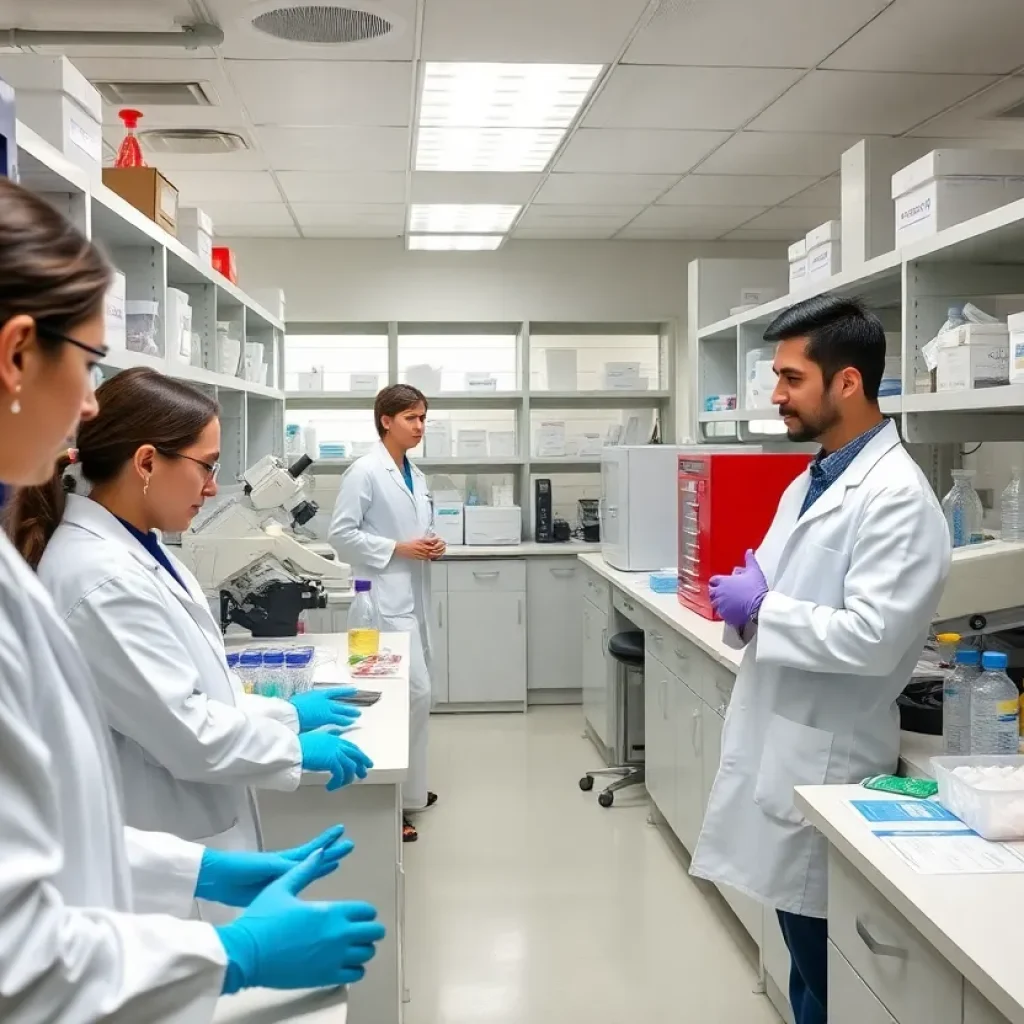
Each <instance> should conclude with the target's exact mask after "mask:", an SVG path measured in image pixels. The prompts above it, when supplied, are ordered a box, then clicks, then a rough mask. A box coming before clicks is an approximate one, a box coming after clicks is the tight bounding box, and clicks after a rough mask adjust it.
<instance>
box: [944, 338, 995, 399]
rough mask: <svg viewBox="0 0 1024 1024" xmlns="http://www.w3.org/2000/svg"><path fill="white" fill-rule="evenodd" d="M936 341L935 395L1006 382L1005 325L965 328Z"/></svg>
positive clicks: (989, 386)
mask: <svg viewBox="0 0 1024 1024" xmlns="http://www.w3.org/2000/svg"><path fill="white" fill-rule="evenodd" d="M940 337H941V339H942V340H941V341H940V344H939V349H938V353H937V354H938V365H937V367H936V388H937V390H938V391H966V390H969V389H970V388H991V387H999V386H1000V385H1002V384H1008V383H1009V382H1010V351H1009V346H1010V333H1009V328H1008V327H1007V325H1006V324H966V325H964V326H963V327H958V328H957V329H956V330H955V331H946V332H945V333H944V334H942V335H940Z"/></svg>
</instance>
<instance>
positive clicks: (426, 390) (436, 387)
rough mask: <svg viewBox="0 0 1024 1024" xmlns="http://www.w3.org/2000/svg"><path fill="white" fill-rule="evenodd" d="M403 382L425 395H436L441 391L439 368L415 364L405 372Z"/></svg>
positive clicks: (425, 364)
mask: <svg viewBox="0 0 1024 1024" xmlns="http://www.w3.org/2000/svg"><path fill="white" fill-rule="evenodd" d="M405 382H406V384H411V385H412V386H413V387H414V388H418V389H419V390H420V391H422V392H423V394H425V395H436V394H437V393H438V392H439V391H440V390H441V368H440V367H439V366H438V367H434V366H430V365H429V364H427V363H416V364H415V365H413V366H410V367H409V368H408V369H407V370H406V371H405Z"/></svg>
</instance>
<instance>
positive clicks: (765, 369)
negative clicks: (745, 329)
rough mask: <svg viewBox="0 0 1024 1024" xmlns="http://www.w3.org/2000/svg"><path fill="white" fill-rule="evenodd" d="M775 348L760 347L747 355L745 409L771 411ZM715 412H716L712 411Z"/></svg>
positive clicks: (771, 346)
mask: <svg viewBox="0 0 1024 1024" xmlns="http://www.w3.org/2000/svg"><path fill="white" fill-rule="evenodd" d="M774 361H775V346H774V345H762V346H761V347H759V348H752V349H751V350H750V351H749V352H748V353H747V360H746V374H747V389H746V395H745V396H744V406H743V407H744V408H745V409H771V408H772V394H773V393H774V391H775V384H776V378H775V371H774V370H773V369H772V367H773V365H774ZM714 411H717V410H714Z"/></svg>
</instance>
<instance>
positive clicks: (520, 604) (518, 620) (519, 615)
mask: <svg viewBox="0 0 1024 1024" xmlns="http://www.w3.org/2000/svg"><path fill="white" fill-rule="evenodd" d="M516 623H517V625H520V626H521V625H522V624H523V599H522V598H519V601H518V613H517V615H516Z"/></svg>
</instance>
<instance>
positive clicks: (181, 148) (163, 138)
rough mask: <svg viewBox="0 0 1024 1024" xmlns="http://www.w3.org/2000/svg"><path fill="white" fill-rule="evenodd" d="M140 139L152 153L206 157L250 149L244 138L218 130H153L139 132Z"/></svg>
mask: <svg viewBox="0 0 1024 1024" xmlns="http://www.w3.org/2000/svg"><path fill="white" fill-rule="evenodd" d="M139 138H140V139H141V140H142V144H143V145H144V146H145V147H146V149H147V150H149V151H150V152H151V153H177V154H178V155H183V154H184V155H189V156H204V155H209V154H211V153H237V152H238V151H239V150H242V149H249V143H248V142H247V141H246V139H245V138H244V137H243V136H241V135H238V134H237V133H235V132H221V131H217V129H216V128H151V129H149V130H148V131H141V132H139Z"/></svg>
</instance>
